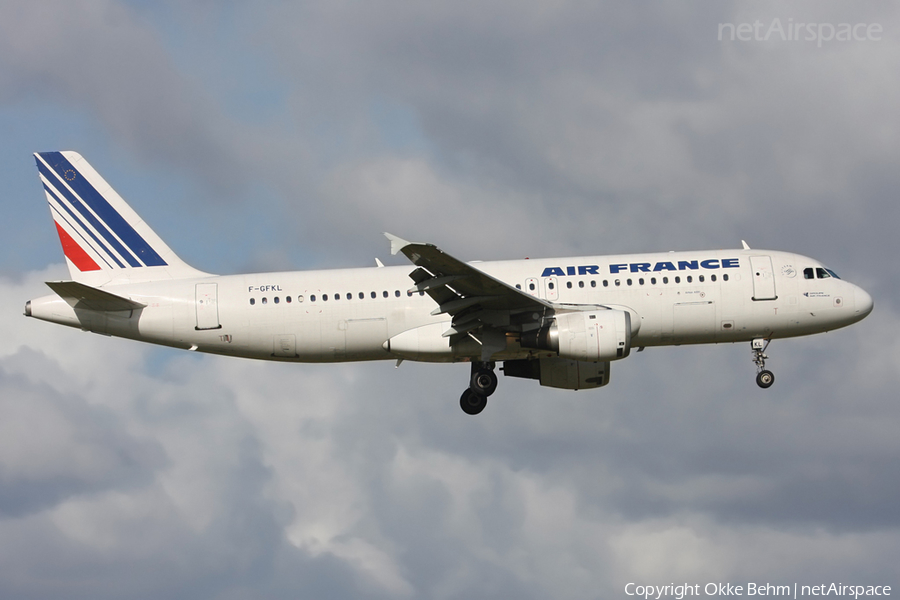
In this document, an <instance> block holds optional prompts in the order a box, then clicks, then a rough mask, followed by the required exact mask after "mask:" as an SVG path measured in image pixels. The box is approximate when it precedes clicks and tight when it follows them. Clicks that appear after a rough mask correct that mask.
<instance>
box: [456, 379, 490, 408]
mask: <svg viewBox="0 0 900 600" xmlns="http://www.w3.org/2000/svg"><path fill="white" fill-rule="evenodd" d="M495 385H496V384H495ZM485 406H487V396H482V395H481V394H479V393H478V392H473V391H472V389H471V388H466V391H464V392H463V393H462V396H460V398H459V407H460V408H461V409H463V412H464V413H466V414H467V415H477V414H478V413H480V412H481V411H483V410H484V407H485Z"/></svg>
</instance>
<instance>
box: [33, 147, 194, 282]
mask: <svg viewBox="0 0 900 600" xmlns="http://www.w3.org/2000/svg"><path fill="white" fill-rule="evenodd" d="M34 159H35V162H36V163H37V168H38V172H39V174H40V178H41V183H42V184H43V185H44V191H45V192H46V194H47V202H48V203H49V204H50V213H51V215H52V216H53V221H54V223H55V224H56V231H57V234H58V235H59V241H60V243H61V244H62V249H63V253H64V254H65V257H66V263H67V264H68V267H69V274H70V275H71V277H72V280H73V281H77V282H80V283H84V284H86V285H90V286H102V285H104V284H106V283H134V282H143V281H156V280H165V279H182V278H187V277H203V276H205V275H207V274H206V273H203V272H202V271H198V270H196V269H194V268H193V267H191V266H189V265H188V264H187V263H185V262H184V261H182V260H181V259H180V258H178V256H177V255H176V254H175V253H174V252H173V251H172V250H171V249H170V248H169V247H168V246H167V245H166V243H165V242H163V241H162V239H161V238H160V237H159V236H158V235H157V234H156V233H155V232H154V231H153V230H152V229H150V226H149V225H147V224H146V223H145V222H144V221H143V219H141V218H140V217H139V216H138V214H137V213H136V212H134V210H132V208H131V207H130V206H128V204H127V203H126V202H125V200H123V199H122V197H121V196H120V195H119V194H117V193H116V191H115V190H114V189H113V188H112V187H111V186H110V185H109V184H108V183H106V180H104V179H103V177H101V176H100V174H99V173H97V171H95V170H94V168H93V167H91V165H90V164H89V163H88V162H87V161H86V160H85V159H84V158H82V156H81V155H80V154H78V153H77V152H38V153H36V154H35V155H34Z"/></svg>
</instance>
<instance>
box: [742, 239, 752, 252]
mask: <svg viewBox="0 0 900 600" xmlns="http://www.w3.org/2000/svg"><path fill="white" fill-rule="evenodd" d="M741 246H743V247H744V250H749V249H750V246H748V245H747V242H745V241H744V240H741Z"/></svg>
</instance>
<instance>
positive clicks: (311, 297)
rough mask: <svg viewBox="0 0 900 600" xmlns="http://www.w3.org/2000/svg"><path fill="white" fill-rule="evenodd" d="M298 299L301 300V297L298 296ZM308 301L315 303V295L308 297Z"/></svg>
mask: <svg viewBox="0 0 900 600" xmlns="http://www.w3.org/2000/svg"><path fill="white" fill-rule="evenodd" d="M300 297H301V298H302V297H303V296H300ZM309 301H310V302H315V301H316V295H315V294H313V295H312V296H310V297H309Z"/></svg>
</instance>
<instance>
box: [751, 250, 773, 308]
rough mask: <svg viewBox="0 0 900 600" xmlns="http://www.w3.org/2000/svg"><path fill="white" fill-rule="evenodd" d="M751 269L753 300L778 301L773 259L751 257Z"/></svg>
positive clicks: (768, 257)
mask: <svg viewBox="0 0 900 600" xmlns="http://www.w3.org/2000/svg"><path fill="white" fill-rule="evenodd" d="M750 268H751V269H752V270H753V299H754V300H776V299H777V298H778V296H777V295H776V294H775V271H774V270H772V257H770V256H751V257H750Z"/></svg>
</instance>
